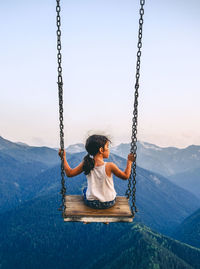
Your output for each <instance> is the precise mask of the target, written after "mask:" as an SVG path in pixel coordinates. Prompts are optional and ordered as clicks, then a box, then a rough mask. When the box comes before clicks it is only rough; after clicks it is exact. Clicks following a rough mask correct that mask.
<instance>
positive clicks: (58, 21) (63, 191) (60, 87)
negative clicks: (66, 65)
mask: <svg viewBox="0 0 200 269" xmlns="http://www.w3.org/2000/svg"><path fill="white" fill-rule="evenodd" d="M56 2H57V5H56V13H57V16H56V24H57V31H56V33H57V61H58V82H57V83H58V97H59V122H60V125H59V126H60V148H61V185H62V188H61V191H60V194H61V195H62V204H61V206H60V208H59V210H60V211H62V214H63V215H64V212H65V209H66V206H65V195H66V187H65V176H64V175H65V173H64V124H63V79H62V66H61V63H62V55H61V29H60V27H61V19H60V10H61V8H60V0H56Z"/></svg>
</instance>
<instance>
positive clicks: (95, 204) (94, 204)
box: [83, 187, 116, 209]
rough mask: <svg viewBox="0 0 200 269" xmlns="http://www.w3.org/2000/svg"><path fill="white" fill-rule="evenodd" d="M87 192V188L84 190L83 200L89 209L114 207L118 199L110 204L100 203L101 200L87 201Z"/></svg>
mask: <svg viewBox="0 0 200 269" xmlns="http://www.w3.org/2000/svg"><path fill="white" fill-rule="evenodd" d="M86 191H87V187H85V188H84V189H83V198H84V203H85V204H86V205H87V206H89V207H92V208H95V209H106V208H109V207H112V206H114V204H115V202H116V198H115V199H114V200H112V201H109V202H100V201H99V200H87V198H86Z"/></svg>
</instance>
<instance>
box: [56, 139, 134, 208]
mask: <svg viewBox="0 0 200 269" xmlns="http://www.w3.org/2000/svg"><path fill="white" fill-rule="evenodd" d="M109 144H110V140H109V139H108V138H107V137H106V136H103V135H91V136H90V137H88V139H87V140H86V144H85V149H86V150H87V152H88V154H87V155H86V156H85V157H84V159H83V161H82V162H81V163H80V164H79V165H78V166H77V167H75V168H73V169H72V168H71V167H70V166H69V164H68V162H67V160H66V154H65V151H64V155H63V158H64V170H65V173H66V175H67V176H68V177H74V176H77V175H79V174H81V173H82V172H84V174H85V175H86V178H87V183H88V185H87V188H85V189H84V190H83V197H84V202H85V204H86V205H87V206H89V207H92V208H96V209H105V208H109V207H112V206H113V205H114V204H115V201H116V191H115V188H114V184H113V176H112V175H113V174H114V175H115V176H117V177H119V178H121V179H124V180H126V179H128V178H129V177H130V173H131V166H132V162H133V161H134V156H133V154H132V153H130V154H129V155H128V158H127V164H126V169H125V170H124V171H122V170H120V169H119V168H118V167H117V165H115V164H114V163H112V162H104V159H107V158H108V157H109V154H110V150H109ZM59 155H60V156H61V150H60V151H59Z"/></svg>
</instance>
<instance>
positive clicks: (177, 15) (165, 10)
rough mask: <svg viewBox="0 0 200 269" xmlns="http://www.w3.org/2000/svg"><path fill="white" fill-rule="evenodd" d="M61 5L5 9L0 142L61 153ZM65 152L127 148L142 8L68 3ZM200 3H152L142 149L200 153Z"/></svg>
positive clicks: (78, 0)
mask: <svg viewBox="0 0 200 269" xmlns="http://www.w3.org/2000/svg"><path fill="white" fill-rule="evenodd" d="M55 6H56V1H55V0H29V1H25V0H18V1H14V0H7V1H2V2H1V4H0V23H1V26H3V27H1V28H0V35H1V50H0V72H1V83H0V87H1V88H0V122H1V125H0V136H2V137H4V138H6V139H8V140H11V141H14V142H18V141H20V142H24V143H27V144H29V145H34V146H50V147H58V146H59V114H58V90H57V57H56V55H57V51H56V11H55ZM61 7H62V9H61V31H62V55H63V58H62V60H63V81H64V127H65V129H64V133H65V145H66V146H67V145H69V144H74V143H79V142H81V143H84V142H85V139H86V138H87V136H88V135H90V134H93V133H102V134H106V135H108V136H109V137H110V138H111V139H112V141H113V145H116V144H119V143H127V142H130V139H131V130H132V113H133V103H134V99H133V97H134V84H135V66H136V53H137V35H138V20H139V0H137V1H136V0H132V1H131V0H65V1H64V0H61ZM199 14H200V2H199V1H198V0H190V1H186V0H168V1H161V0H151V1H146V3H145V14H144V29H143V46H142V57H141V76H140V88H139V105H138V140H142V141H145V142H149V143H153V144H156V145H158V146H161V147H167V146H175V147H179V148H183V147H187V146H188V145H191V144H195V145H200V124H199V115H200V106H199V100H200V91H199V88H200V77H199V74H198V73H199V70H200V50H199V47H200V35H199V29H200V16H199Z"/></svg>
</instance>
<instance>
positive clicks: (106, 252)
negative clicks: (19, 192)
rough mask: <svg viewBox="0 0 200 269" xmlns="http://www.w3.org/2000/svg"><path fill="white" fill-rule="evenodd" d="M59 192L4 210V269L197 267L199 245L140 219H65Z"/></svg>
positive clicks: (0, 219) (0, 249) (0, 241)
mask: <svg viewBox="0 0 200 269" xmlns="http://www.w3.org/2000/svg"><path fill="white" fill-rule="evenodd" d="M58 202H59V197H58V194H54V195H51V196H49V195H47V196H43V197H38V198H35V199H34V200H31V201H28V202H26V203H24V204H23V205H20V206H19V207H18V208H16V209H14V210H11V211H8V212H5V213H4V214H0V229H1V233H0V266H1V268H2V269H10V268H20V269H25V268H26V269H27V268H29V269H35V268H37V269H42V268H44V267H45V268H49V269H54V268H57V269H64V268H74V269H76V268H83V269H92V268H97V269H98V268H99V269H100V268H101V269H105V268H110V269H112V268H113V269H116V268H125V269H126V268H127V269H128V268H133V269H138V268H140V269H147V268H148V269H153V268H167V269H168V268H176V269H192V268H193V269H194V268H196V269H198V268H199V264H200V250H199V249H197V248H194V247H190V246H189V245H186V244H184V243H181V242H179V241H176V240H173V239H171V238H169V237H166V236H163V235H161V234H158V233H156V232H155V231H152V230H151V229H150V228H148V227H146V226H144V225H142V224H139V223H136V222H135V223H110V224H109V225H104V224H102V223H90V224H87V225H84V224H82V223H63V221H62V218H61V215H60V212H58V211H57V205H58Z"/></svg>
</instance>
